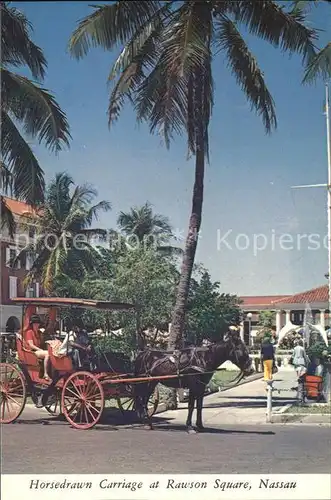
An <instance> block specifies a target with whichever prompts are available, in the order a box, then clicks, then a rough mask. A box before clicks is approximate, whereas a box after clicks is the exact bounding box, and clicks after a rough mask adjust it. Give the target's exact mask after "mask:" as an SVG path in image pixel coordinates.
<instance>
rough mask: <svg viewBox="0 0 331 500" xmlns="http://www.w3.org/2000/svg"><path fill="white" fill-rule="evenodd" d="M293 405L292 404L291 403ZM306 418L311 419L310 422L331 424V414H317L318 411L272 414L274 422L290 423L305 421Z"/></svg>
mask: <svg viewBox="0 0 331 500" xmlns="http://www.w3.org/2000/svg"><path fill="white" fill-rule="evenodd" d="M290 406H292V405H290ZM305 420H309V422H307V423H310V424H328V425H331V415H327V414H317V413H305V414H301V415H300V414H299V413H284V412H283V413H280V412H279V413H278V414H277V413H274V414H273V415H272V419H271V421H272V423H273V424H276V423H283V424H286V423H290V422H300V423H305Z"/></svg>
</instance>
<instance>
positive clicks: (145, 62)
mask: <svg viewBox="0 0 331 500" xmlns="http://www.w3.org/2000/svg"><path fill="white" fill-rule="evenodd" d="M167 7H168V6H167ZM158 14H159V13H158ZM162 27H163V24H162V21H161V16H159V15H156V16H154V18H153V19H152V20H151V21H150V22H149V23H147V24H146V25H145V26H144V27H143V29H142V32H139V33H138V34H137V35H136V36H134V37H133V38H132V40H131V41H130V42H129V43H128V44H127V45H126V46H125V47H124V48H123V50H122V52H121V54H120V55H119V57H118V59H117V60H116V61H115V64H114V65H113V67H112V69H111V73H110V76H109V78H110V79H113V78H115V76H116V75H119V78H118V80H117V82H116V84H115V85H114V88H113V90H112V92H111V94H110V99H109V105H108V117H109V121H108V123H109V126H110V125H111V124H112V123H113V122H114V121H116V120H117V119H118V117H119V115H120V112H121V110H122V108H123V105H124V103H125V101H126V98H131V100H132V97H133V95H134V91H135V90H136V89H137V87H138V86H139V84H140V83H141V82H142V81H143V79H144V77H145V71H148V70H149V69H150V68H152V67H153V65H154V64H155V63H156V61H157V59H158V57H159V41H160V36H161V28H162Z"/></svg>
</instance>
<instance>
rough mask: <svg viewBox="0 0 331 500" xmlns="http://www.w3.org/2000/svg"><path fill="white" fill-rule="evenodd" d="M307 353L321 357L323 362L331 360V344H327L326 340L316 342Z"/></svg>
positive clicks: (313, 356)
mask: <svg viewBox="0 0 331 500" xmlns="http://www.w3.org/2000/svg"><path fill="white" fill-rule="evenodd" d="M307 354H308V356H309V357H310V359H312V358H320V360H321V362H322V363H323V364H324V363H327V362H330V361H331V346H326V345H325V343H324V342H316V343H315V344H312V345H311V346H310V347H309V348H308V349H307Z"/></svg>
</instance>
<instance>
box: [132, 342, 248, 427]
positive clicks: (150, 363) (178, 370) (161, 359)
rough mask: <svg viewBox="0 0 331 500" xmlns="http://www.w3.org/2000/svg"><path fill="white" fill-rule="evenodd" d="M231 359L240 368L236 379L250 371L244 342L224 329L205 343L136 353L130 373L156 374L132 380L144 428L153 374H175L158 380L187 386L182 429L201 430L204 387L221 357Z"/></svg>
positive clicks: (174, 386)
mask: <svg viewBox="0 0 331 500" xmlns="http://www.w3.org/2000/svg"><path fill="white" fill-rule="evenodd" d="M227 360H229V361H231V362H232V363H234V364H235V365H236V366H237V367H238V368H239V369H240V370H241V371H240V373H239V376H238V378H237V383H238V382H239V381H240V380H241V379H242V378H243V377H245V376H248V375H251V374H252V373H253V372H254V369H253V368H252V361H251V359H250V357H249V353H248V350H247V347H246V345H245V344H244V342H243V341H242V340H241V338H240V336H239V333H238V332H235V333H232V332H229V333H226V334H225V335H224V337H223V339H222V340H220V341H218V342H216V343H212V344H210V345H209V346H207V347H188V348H185V349H179V350H175V351H173V352H168V351H158V350H153V349H147V350H144V351H141V352H139V353H138V354H137V356H136V359H135V362H134V375H135V377H139V376H150V377H156V380H151V381H150V382H146V383H141V384H134V395H135V405H136V412H137V415H138V418H139V420H140V421H141V422H142V423H143V424H144V425H145V427H146V428H147V429H153V427H152V421H151V418H149V416H148V412H147V403H148V400H149V398H150V396H151V395H152V393H153V391H154V389H155V387H156V385H157V384H158V382H159V381H158V380H157V377H162V376H167V375H177V377H174V378H169V379H166V378H165V379H160V382H161V383H162V384H164V385H165V386H167V387H171V388H175V389H178V388H186V389H189V401H188V416H187V420H186V429H187V431H188V433H190V434H193V433H195V432H202V431H203V430H204V427H203V423H202V407H203V397H204V394H205V389H206V386H207V384H208V383H209V381H210V379H211V377H212V376H213V373H214V372H215V371H216V370H217V368H218V367H219V366H220V365H221V364H223V363H224V362H225V361H227ZM195 401H196V402H197V419H196V429H194V427H193V426H192V415H193V411H194V406H195Z"/></svg>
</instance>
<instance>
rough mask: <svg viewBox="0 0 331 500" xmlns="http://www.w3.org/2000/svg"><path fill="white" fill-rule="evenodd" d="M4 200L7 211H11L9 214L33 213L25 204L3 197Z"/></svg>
mask: <svg viewBox="0 0 331 500" xmlns="http://www.w3.org/2000/svg"><path fill="white" fill-rule="evenodd" d="M4 200H5V202H6V205H7V207H8V208H9V210H11V212H13V214H15V215H24V214H26V213H32V212H33V209H32V207H31V206H30V205H28V204H27V203H24V201H18V200H14V199H13V198H7V197H6V196H4Z"/></svg>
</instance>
